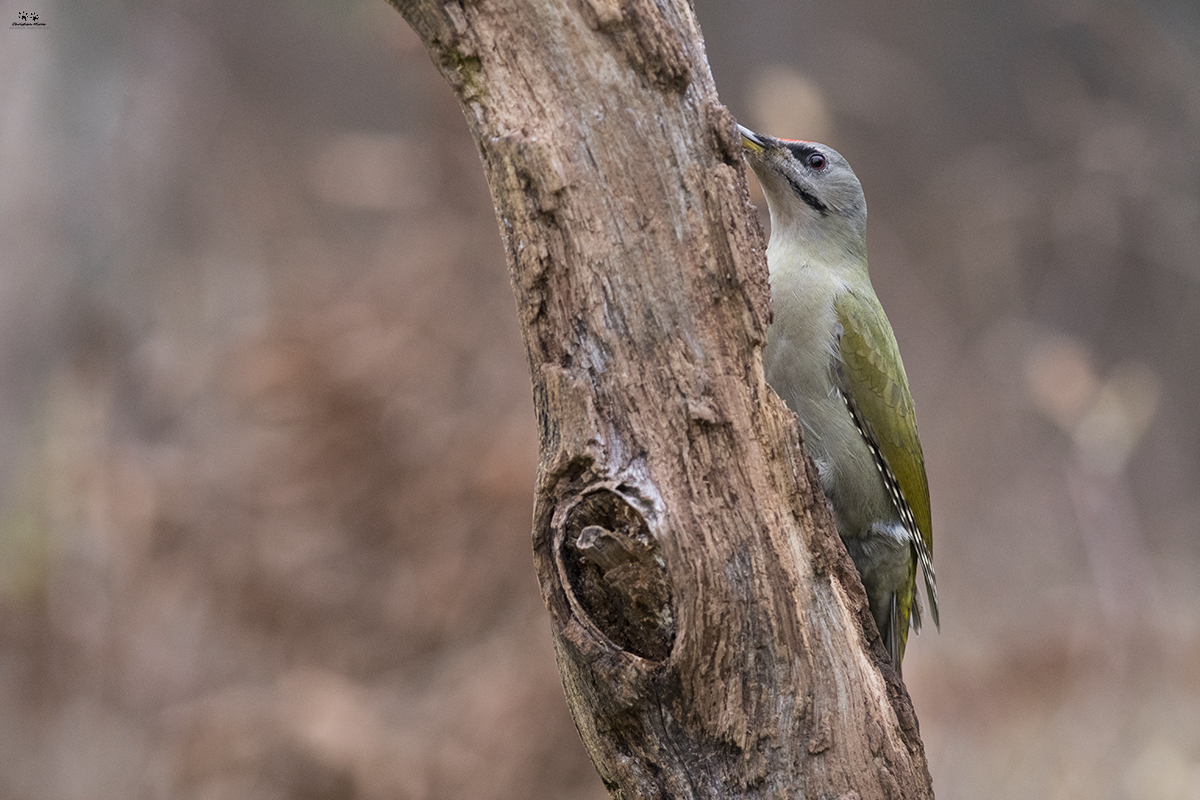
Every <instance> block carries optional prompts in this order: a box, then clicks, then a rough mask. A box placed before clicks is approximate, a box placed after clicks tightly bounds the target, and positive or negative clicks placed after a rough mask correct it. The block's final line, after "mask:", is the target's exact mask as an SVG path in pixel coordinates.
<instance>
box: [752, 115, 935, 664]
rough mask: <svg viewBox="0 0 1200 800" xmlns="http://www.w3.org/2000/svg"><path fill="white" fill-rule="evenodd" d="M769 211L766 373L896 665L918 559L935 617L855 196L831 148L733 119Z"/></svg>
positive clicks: (893, 372)
mask: <svg viewBox="0 0 1200 800" xmlns="http://www.w3.org/2000/svg"><path fill="white" fill-rule="evenodd" d="M738 128H739V130H740V131H741V135H742V149H743V153H744V155H745V158H746V161H747V163H749V165H750V167H751V169H753V170H754V173H755V174H756V175H757V176H758V180H759V182H760V183H761V184H762V189H763V194H765V195H766V198H767V207H768V210H769V211H770V215H771V239H770V243H769V244H768V245H767V266H768V269H769V271H770V277H771V301H772V306H773V310H774V321H773V322H772V324H771V327H770V330H769V331H768V333H767V346H766V349H765V351H764V354H763V362H764V366H765V368H766V375H767V381H768V383H770V384H771V387H772V388H774V389H775V391H776V392H778V393H779V395H780V396H781V397H782V398H783V400H784V402H786V403H787V405H788V407H789V408H791V409H792V410H793V411H795V412H796V415H797V416H798V417H799V419H800V424H801V427H802V429H803V435H804V449H805V451H806V452H807V453H808V454H809V456H811V457H812V459H813V462H814V463H815V464H816V467H817V473H818V475H819V477H820V481H821V486H822V488H823V489H824V490H825V496H826V497H827V498H828V500H829V505H830V506H831V507H832V510H833V516H834V519H835V521H836V522H837V528H838V534H839V535H840V536H841V539H842V542H844V543H845V545H846V549H847V550H848V551H849V552H850V557H851V558H852V559H853V560H854V564H855V566H857V567H858V573H859V575H860V577H861V578H862V582H863V586H864V587H865V588H866V590H867V600H868V602H869V604H870V607H871V615H872V616H873V617H874V618H875V624H876V626H878V628H879V633H880V635H881V636H882V637H883V641H884V643H885V645H886V646H887V649H888V652H889V654H890V655H891V657H892V663H893V664H894V665H895V667H896V670H897V671H899V670H900V662H901V660H902V659H903V658H904V646H905V644H906V643H907V641H908V631H909V626H910V624H911V626H912V627H913V628H915V629H917V630H920V628H921V609H920V603H919V601H918V599H917V589H916V585H917V569H918V565H919V566H920V571H921V572H922V574H923V575H924V579H925V591H926V595H927V596H928V598H929V611H930V615H931V616H932V617H933V622H934V625H937V626H939V627H940V623H939V621H938V601H937V583H936V578H935V576H934V572H933V561H932V554H933V524H932V519H931V516H930V510H929V483H928V480H927V479H926V477H925V457H924V455H923V454H922V452H921V441H920V439H919V438H918V437H917V420H916V416H915V414H914V412H913V400H912V395H911V394H910V393H909V390H908V377H907V376H906V375H905V373H904V364H903V362H901V360H900V350H899V348H898V346H897V345H896V337H895V335H894V334H893V333H892V326H891V324H890V323H889V322H888V318H887V316H886V315H885V314H884V313H883V307H882V306H881V305H880V304H879V299H878V298H877V297H876V296H875V290H874V288H872V286H871V279H870V276H869V275H868V274H867V240H866V230H867V202H866V198H865V197H864V196H863V190H862V186H861V184H859V182H858V177H857V176H855V174H854V171H853V170H852V169H850V165H849V164H848V163H847V162H846V159H844V158H843V157H842V156H841V155H840V154H839V153H837V152H836V151H835V150H833V149H832V148H830V147H827V146H825V145H823V144H816V143H814V142H802V141H792V140H788V139H775V138H773V137H770V136H764V135H762V134H758V133H755V132H753V131H751V130H749V129H748V128H745V127H742V126H741V125H739V126H738Z"/></svg>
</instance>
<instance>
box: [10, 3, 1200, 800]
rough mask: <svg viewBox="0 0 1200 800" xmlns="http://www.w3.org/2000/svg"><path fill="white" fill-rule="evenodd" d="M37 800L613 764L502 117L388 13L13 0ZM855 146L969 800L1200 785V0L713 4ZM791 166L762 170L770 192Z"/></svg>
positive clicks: (538, 775) (755, 85)
mask: <svg viewBox="0 0 1200 800" xmlns="http://www.w3.org/2000/svg"><path fill="white" fill-rule="evenodd" d="M3 8H4V16H3V17H0V20H2V21H3V22H4V24H5V25H6V26H7V25H9V23H11V22H15V21H17V19H18V17H17V14H18V12H20V11H24V12H34V13H37V14H38V15H39V18H40V21H42V22H44V23H45V27H40V28H13V29H11V30H7V31H5V32H4V43H3V46H2V47H0V75H2V76H3V77H0V175H2V177H0V798H22V799H23V798H31V799H32V798H37V799H38V800H42V799H44V800H91V799H93V798H95V799H98V800H99V799H106V798H113V799H114V800H116V799H117V798H120V799H121V800H126V799H127V798H131V797H138V798H142V797H144V798H196V799H197V800H225V799H226V798H267V799H268V800H270V799H271V798H305V799H309V800H341V799H343V798H344V799H347V800H349V799H350V798H356V799H357V798H362V799H363V800H373V799H374V798H400V799H402V800H408V799H410V798H411V799H412V800H426V799H428V800H435V799H438V798H461V799H463V800H473V799H475V798H479V799H480V800H483V799H484V798H487V799H489V800H494V799H497V798H499V799H503V798H563V799H565V800H600V798H603V797H604V796H605V793H604V791H603V789H602V787H601V784H600V781H599V779H598V778H597V777H596V775H595V773H594V771H593V770H592V767H591V765H590V764H589V762H588V760H587V758H586V756H585V755H584V753H583V749H582V746H581V745H580V743H579V740H578V737H577V735H576V733H575V731H574V728H573V726H572V724H571V721H570V719H569V716H568V714H567V710H566V704H565V701H564V700H563V696H562V689H561V686H560V684H559V680H558V675H557V671H556V669H555V666H554V661H553V656H552V652H551V648H550V641H549V632H548V622H547V619H546V615H545V612H544V610H543V607H542V604H541V600H540V597H539V595H538V590H537V584H536V579H535V576H534V572H533V568H532V560H531V554H530V543H529V535H530V532H529V521H530V514H531V504H532V503H531V501H532V486H533V476H534V465H535V459H536V436H535V432H534V421H533V412H532V401H531V396H530V390H529V378H528V371H527V366H526V363H525V357H524V352H523V349H522V346H521V343H520V338H519V334H518V330H517V323H516V315H515V310H514V307H513V300H512V295H511V292H510V290H509V286H508V277H507V273H506V269H505V265H504V259H503V254H502V251H501V248H500V243H499V238H498V236H497V233H496V222H495V219H494V216H493V213H492V208H491V203H490V200H489V196H488V192H487V187H486V185H485V183H484V180H483V175H482V170H481V167H480V164H479V160H478V158H477V155H476V153H475V150H474V147H473V145H472V143H471V141H470V140H469V137H468V134H467V128H466V124H465V123H464V121H463V119H462V116H461V114H460V112H459V110H458V107H457V104H456V102H455V101H454V99H453V97H452V95H451V93H450V90H449V88H448V87H447V86H445V85H444V84H443V83H442V81H441V79H440V78H439V76H438V75H437V73H436V72H435V70H434V68H433V67H432V65H431V64H430V62H429V59H428V57H427V55H426V54H425V52H424V50H423V49H422V48H421V46H420V44H419V42H418V41H417V39H416V37H415V36H414V35H413V34H412V33H411V32H410V31H408V29H407V28H406V27H405V25H404V23H403V22H402V20H401V19H400V17H399V15H398V14H397V13H396V12H395V11H394V10H392V9H391V8H390V7H389V6H387V5H386V4H385V3H384V2H383V0H369V1H368V0H361V1H355V2H331V1H330V0H292V2H284V0H261V1H260V2H256V3H235V2H232V1H231V0H209V1H208V2H200V1H199V0H162V1H161V2H149V1H148V0H147V1H146V2H135V1H133V0H129V1H127V2H116V1H115V0H100V1H98V2H86V3H85V2H78V1H76V2H68V1H67V0H58V1H57V2H56V1H55V0H30V2H21V3H16V2H14V1H13V0H5V2H4V3H3ZM696 9H697V13H698V15H699V18H700V22H701V24H702V26H703V28H704V30H705V32H706V34H707V47H708V52H709V55H710V59H711V64H712V68H713V72H714V75H715V77H716V80H717V85H718V87H719V89H720V92H721V98H722V100H723V101H724V102H725V103H726V104H728V105H729V107H730V108H731V110H732V111H733V112H734V114H735V115H736V116H737V117H738V119H739V120H741V121H742V122H744V123H746V124H748V125H750V126H751V127H754V128H756V129H758V130H762V131H764V132H767V133H771V134H776V135H780V136H787V137H792V138H807V139H817V140H821V141H825V142H828V143H829V144H831V145H833V146H834V147H836V148H837V149H838V150H840V151H841V152H842V153H843V154H844V155H846V156H847V157H848V158H849V160H850V162H851V163H852V164H853V165H854V167H855V169H856V171H857V172H858V175H859V177H860V178H861V179H862V182H863V185H864V187H865V189H866V193H867V198H868V201H869V203H870V208H871V223H870V252H871V263H872V267H873V277H874V282H875V285H876V288H877V290H878V293H879V295H880V296H881V298H882V300H883V303H884V305H885V306H886V307H887V309H888V312H889V315H890V317H891V320H892V322H893V325H894V327H895V329H896V333H897V336H898V338H899V340H900V343H901V345H902V348H903V352H904V355H905V363H906V366H907V369H908V374H909V377H910V381H911V384H912V390H913V394H914V396H915V398H916V401H917V408H918V414H919V418H920V423H921V433H922V440H923V442H924V446H925V453H926V458H927V462H928V468H929V476H930V484H931V486H932V492H933V507H934V527H935V530H936V537H935V538H936V562H937V567H938V576H939V579H940V580H939V586H940V590H941V598H942V619H943V629H942V632H941V635H940V636H939V635H937V634H935V633H933V632H932V631H928V630H927V631H926V632H925V633H924V634H923V635H922V636H921V637H920V638H918V639H916V640H915V641H913V642H911V644H910V647H909V651H908V652H909V655H908V658H907V659H906V661H905V676H906V679H907V682H908V686H909V688H910V690H911V692H912V695H913V700H914V702H915V704H916V709H917V713H918V715H919V717H920V720H921V730H922V734H923V738H924V742H925V746H926V749H927V752H928V756H929V761H930V766H931V770H932V772H933V777H934V787H935V789H936V790H937V792H938V794H939V796H941V797H944V798H981V799H988V798H1083V797H1087V798H1138V799H1140V798H1147V799H1154V800H1185V799H1189V798H1190V799H1192V800H1195V799H1196V798H1200V536H1198V535H1197V533H1198V531H1197V520H1198V519H1200V413H1198V412H1200V403H1198V402H1197V399H1196V397H1197V392H1198V391H1200V6H1197V4H1196V3H1195V2H1194V0H1153V2H1146V3H1142V4H1135V3H1130V2H1120V1H1119V0H1113V1H1111V2H1101V1H1100V0H1052V1H1051V2H1044V1H1043V0H1003V2H993V3H972V4H965V3H964V4H944V3H943V4H924V5H921V4H896V3H884V2H868V1H867V0H839V2H817V3H796V2H790V1H787V2H785V1H784V0H756V1H755V2H741V3H726V2H720V0H696ZM758 197H759V199H760V200H761V195H758Z"/></svg>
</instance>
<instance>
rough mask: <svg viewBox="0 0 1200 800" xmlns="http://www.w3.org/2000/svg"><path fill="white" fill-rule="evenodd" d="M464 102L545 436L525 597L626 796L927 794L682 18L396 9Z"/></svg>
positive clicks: (556, 8) (543, 9) (624, 9)
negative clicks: (821, 476) (782, 350)
mask: <svg viewBox="0 0 1200 800" xmlns="http://www.w3.org/2000/svg"><path fill="white" fill-rule="evenodd" d="M392 2H393V3H394V4H395V5H396V6H397V8H398V9H399V11H400V13H401V14H402V15H403V16H404V17H405V19H406V20H407V21H408V22H409V24H411V25H412V27H413V28H414V29H415V30H416V31H417V33H418V34H419V35H420V36H421V38H422V40H423V41H424V43H425V45H426V47H427V48H428V49H429V52H430V54H431V55H432V57H433V60H434V63H435V64H436V65H437V66H438V68H439V69H440V70H441V72H442V74H443V75H444V76H445V78H446V79H447V80H448V81H449V83H450V85H451V86H452V87H453V89H454V91H455V93H456V94H457V96H458V98H459V100H460V101H461V103H462V107H463V110H464V111H465V113H466V117H467V121H468V123H469V125H470V128H471V132H472V133H473V135H474V137H475V141H476V142H477V144H478V146H479V150H480V153H481V154H482V157H483V163H484V166H485V169H486V172H487V178H488V183H489V184H490V186H491V190H492V196H493V199H494V201H495V204H496V213H497V216H498V218H499V221H500V231H501V234H502V236H503V238H504V243H505V246H506V248H507V252H508V264H509V268H510V270H511V276H512V283H513V288H514V291H515V293H516V297H517V306H518V309H519V314H520V321H521V326H522V330H523V333H524V337H525V344H526V347H527V349H528V354H529V362H530V368H531V371H532V375H533V385H534V397H535V401H536V407H537V408H536V410H537V419H538V425H539V430H540V436H541V439H540V441H541V454H540V463H539V470H538V481H537V500H536V508H535V512H534V529H533V539H534V552H535V562H536V566H537V572H538V578H539V580H540V581H541V587H542V592H543V595H544V597H545V600H546V605H547V607H548V609H549V611H550V616H551V619H552V625H553V631H554V643H555V648H556V652H557V654H558V663H559V669H560V671H561V673H562V678H563V684H564V687H565V688H566V694H567V699H568V702H569V704H570V707H571V711H572V713H573V714H574V717H575V722H576V725H577V726H578V729H579V732H580V735H581V736H582V738H583V741H584V744H585V746H586V747H587V749H588V752H589V753H590V755H591V757H592V761H593V762H594V763H595V765H596V768H597V770H599V772H600V775H601V777H602V778H603V780H604V783H605V785H606V786H607V787H608V789H609V791H610V793H611V794H612V796H613V797H618V798H629V799H630V800H632V798H659V797H661V798H668V797H670V798H685V797H686V798H717V797H719V798H727V797H739V798H742V797H745V798H767V797H770V798H779V797H807V798H864V799H865V798H917V797H932V794H933V793H932V789H931V786H930V777H929V772H928V768H927V766H926V762H925V753H924V749H923V748H922V745H921V742H920V739H919V737H918V735H917V722H916V718H915V716H914V714H913V710H912V705H911V703H910V701H909V698H908V694H907V692H906V691H905V690H904V687H903V684H901V683H900V682H899V680H898V679H897V678H896V675H895V672H894V671H893V670H892V669H891V668H890V666H888V665H887V664H886V661H887V658H886V655H885V652H884V650H883V648H882V644H881V643H880V641H879V637H878V634H877V633H876V631H875V627H874V623H873V622H872V621H871V618H870V615H869V614H868V612H867V610H866V606H865V598H864V595H863V590H862V586H861V584H860V583H859V581H858V578H857V575H856V574H855V572H854V567H853V564H852V563H851V562H850V560H849V557H848V556H847V555H846V553H845V550H844V549H843V548H842V546H841V544H840V542H839V541H838V540H837V535H836V533H835V531H834V527H833V524H832V521H831V519H830V516H829V514H828V512H827V510H826V507H825V504H824V502H823V501H822V499H821V495H820V493H819V491H820V490H819V489H817V488H815V487H816V486H817V484H816V482H815V473H814V471H813V469H812V466H811V462H808V461H807V460H806V459H805V458H804V457H803V455H802V452H801V450H800V448H799V444H798V442H799V432H798V430H797V426H796V424H795V418H794V417H793V415H792V414H791V413H790V412H789V411H788V410H787V409H786V407H785V406H784V405H783V403H782V402H781V401H780V400H779V398H778V397H777V396H776V395H775V394H774V393H773V392H772V391H771V390H770V389H769V388H768V387H767V385H766V383H765V382H764V378H763V369H762V360H761V350H762V346H763V343H764V340H765V335H766V329H767V325H768V323H769V315H770V311H769V304H768V286H767V273H766V265H765V261H764V256H763V247H762V234H761V232H760V230H759V227H758V224H757V221H756V218H755V217H754V215H753V209H752V207H751V205H750V203H749V198H748V195H747V192H746V183H745V175H744V171H743V167H742V161H741V154H740V151H741V145H740V140H739V139H738V137H737V136H736V133H735V130H734V124H733V120H732V118H731V117H730V115H729V113H728V111H726V109H725V108H724V107H723V106H722V105H721V104H720V103H719V102H718V100H717V95H716V90H715V88H714V85H713V80H712V76H711V74H710V73H709V69H708V64H707V61H706V59H705V54H704V48H703V43H702V40H701V36H700V30H699V28H698V27H697V24H696V20H695V18H694V16H693V13H692V9H691V7H690V5H689V3H688V2H687V1H686V0H472V1H471V2H462V3H460V2H456V1H455V0H451V2H442V0H392Z"/></svg>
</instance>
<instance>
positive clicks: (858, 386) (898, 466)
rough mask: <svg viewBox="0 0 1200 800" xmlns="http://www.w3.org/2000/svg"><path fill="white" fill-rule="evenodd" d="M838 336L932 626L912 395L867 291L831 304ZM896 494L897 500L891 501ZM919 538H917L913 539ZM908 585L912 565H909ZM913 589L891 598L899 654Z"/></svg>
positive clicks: (887, 327)
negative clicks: (921, 580)
mask: <svg viewBox="0 0 1200 800" xmlns="http://www.w3.org/2000/svg"><path fill="white" fill-rule="evenodd" d="M834 310H835V311H836V312H837V317H838V322H839V323H841V327H842V336H841V340H840V342H839V354H840V355H841V360H842V375H841V376H840V378H841V382H842V384H843V387H842V388H843V391H845V392H846V394H847V396H848V398H849V399H850V402H851V408H852V410H856V411H857V413H858V415H859V416H860V417H861V423H862V424H863V426H864V427H865V428H866V431H865V433H866V435H867V436H868V437H870V438H872V439H873V440H874V443H875V444H876V446H877V449H878V451H879V453H880V454H882V456H883V459H884V464H883V465H882V466H883V467H884V474H885V480H886V476H887V474H888V473H889V472H890V474H891V475H892V476H893V477H894V481H895V484H894V485H893V486H889V488H890V489H892V490H893V498H894V499H898V500H899V502H898V503H897V505H898V507H899V508H898V510H899V511H900V514H901V517H902V518H904V520H905V524H906V526H907V527H908V528H909V530H910V532H912V533H913V534H914V537H913V545H914V548H915V549H916V551H917V556H918V559H919V560H920V562H921V570H922V572H924V574H925V588H926V592H927V593H928V596H929V610H930V614H931V615H932V617H933V621H934V624H935V625H937V624H938V607H937V589H936V583H935V578H934V574H933V564H932V554H933V520H932V517H931V515H930V510H929V481H928V480H927V479H926V477H925V456H924V454H923V453H922V452H921V440H920V439H919V438H918V437H917V418H916V414H915V413H914V411H913V401H912V395H911V394H910V393H909V391H908V376H907V375H905V373H904V363H903V362H902V361H901V360H900V351H899V349H898V348H897V346H896V337H895V335H894V334H893V333H892V326H891V324H890V323H888V320H887V316H886V315H884V313H883V307H882V306H880V305H879V300H878V299H876V297H875V295H874V293H873V292H870V291H868V292H867V293H865V294H863V293H859V292H856V291H853V290H851V291H848V292H846V293H845V294H843V295H840V296H839V297H838V298H837V299H836V300H835V301H834ZM896 490H898V493H899V498H896ZM918 536H919V538H918ZM913 568H914V573H913V577H912V580H913V584H915V580H916V573H915V569H916V563H915V562H914V564H913ZM915 588H916V587H915V585H912V590H910V591H908V592H904V593H902V594H906V595H908V596H907V597H900V598H897V600H898V603H899V605H900V608H899V609H898V612H899V613H898V617H899V619H900V620H901V621H902V624H901V625H900V630H899V631H897V634H898V636H899V641H900V648H899V649H900V653H901V654H902V653H903V652H904V642H905V640H906V639H907V638H908V625H907V621H908V619H909V616H910V614H912V616H913V617H914V622H915V624H916V626H917V627H919V626H920V618H919V616H917V612H916V609H915V607H914V604H915V599H916V598H915Z"/></svg>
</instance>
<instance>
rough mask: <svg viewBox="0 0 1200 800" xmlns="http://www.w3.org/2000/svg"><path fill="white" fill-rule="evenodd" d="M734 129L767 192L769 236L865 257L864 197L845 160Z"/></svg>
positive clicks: (828, 150) (810, 146)
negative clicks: (800, 241) (738, 132)
mask: <svg viewBox="0 0 1200 800" xmlns="http://www.w3.org/2000/svg"><path fill="white" fill-rule="evenodd" d="M738 130H739V131H740V132H741V134H742V150H743V153H744V154H745V157H746V161H747V163H749V164H750V168H751V169H753V170H754V174H755V175H757V176H758V180H759V183H761V184H762V188H763V194H765V195H766V197H767V207H768V208H769V209H770V212H771V239H772V241H773V242H774V240H775V239H776V237H777V236H781V237H787V239H788V240H793V239H795V240H802V241H805V242H807V243H809V245H810V246H812V247H814V248H819V249H826V248H834V249H836V250H840V251H842V252H844V253H846V254H848V255H852V256H854V257H861V258H863V259H865V258H866V233H867V201H866V198H865V197H863V190H862V185H861V184H860V183H859V182H858V177H857V176H856V175H855V174H854V170H852V169H850V164H849V163H848V162H847V161H846V159H844V158H842V156H841V154H840V153H838V152H837V151H836V150H834V149H833V148H832V147H827V146H826V145H823V144H817V143H815V142H800V141H792V140H790V139H776V138H774V137H771V136H764V135H763V134H761V133H755V132H754V131H752V130H750V129H749V128H746V127H743V126H741V125H739V126H738Z"/></svg>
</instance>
